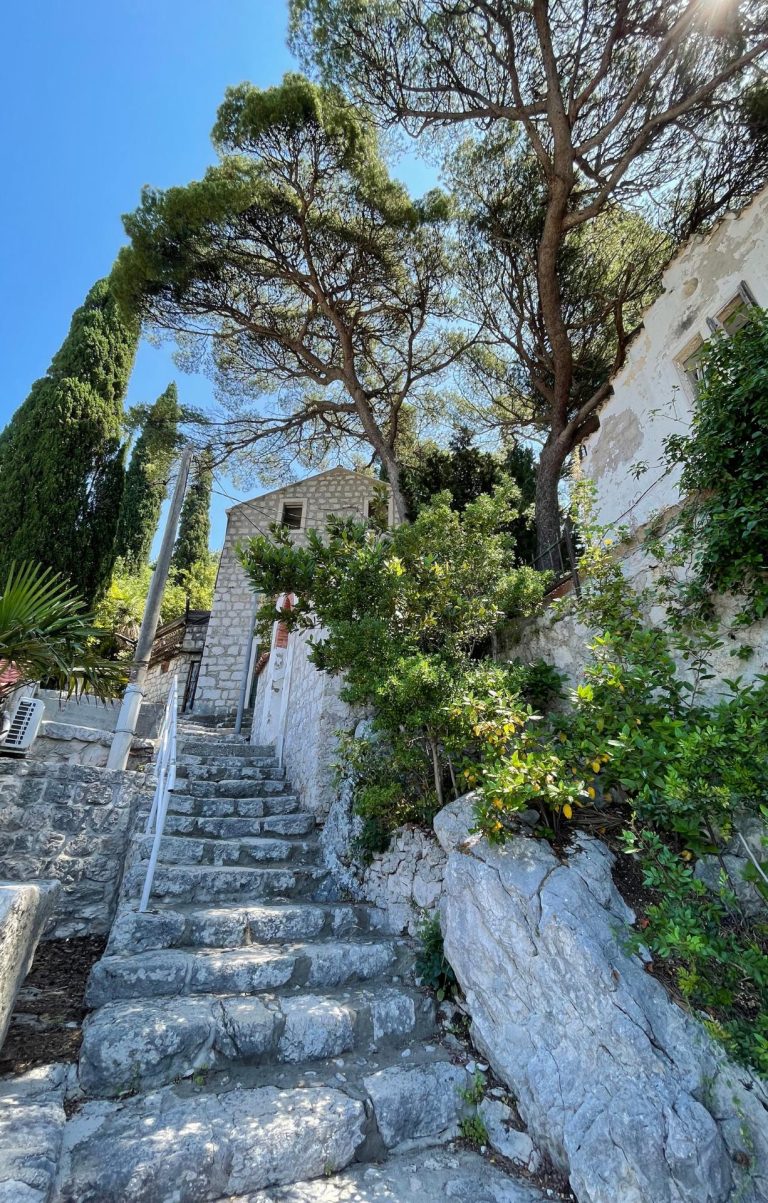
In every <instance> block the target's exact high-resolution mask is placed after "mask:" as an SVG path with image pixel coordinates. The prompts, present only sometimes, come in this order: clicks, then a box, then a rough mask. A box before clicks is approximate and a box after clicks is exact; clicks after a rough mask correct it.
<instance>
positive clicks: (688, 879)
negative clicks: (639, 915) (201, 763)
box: [625, 829, 768, 1074]
mask: <svg viewBox="0 0 768 1203" xmlns="http://www.w3.org/2000/svg"><path fill="white" fill-rule="evenodd" d="M625 843H626V849H627V851H628V852H630V853H634V854H637V855H639V857H640V859H641V862H642V864H643V876H644V880H645V884H646V885H647V886H648V887H650V888H651V889H654V890H656V891H658V899H659V900H658V902H656V903H654V904H652V905H651V906H649V907H647V908H646V912H645V917H644V920H643V927H642V930H640V931H637V932H634V933H633V944H634V947H635V949H639V948H640V947H641V946H643V945H645V946H646V947H647V948H649V949H650V951H651V953H652V954H653V956H654V957H656V958H657V959H660V960H664V961H670V962H671V963H672V964H673V965H674V972H675V979H676V982H677V986H678V988H679V990H680V993H681V994H682V995H683V997H684V998H685V999H686V1000H687V1001H688V1002H689V1003H690V1004H691V1005H692V1006H693V1007H696V1008H697V1009H699V1010H700V1011H703V1012H705V1014H706V1013H707V1012H711V1013H712V1015H711V1016H710V1018H708V1019H705V1023H706V1026H707V1027H708V1029H709V1031H710V1032H711V1033H712V1035H714V1036H715V1037H716V1038H718V1039H720V1040H722V1041H723V1043H725V1044H726V1046H727V1047H728V1050H729V1052H730V1053H731V1054H732V1055H733V1056H735V1057H737V1058H738V1059H739V1060H741V1061H747V1062H749V1063H750V1064H752V1065H753V1066H754V1067H755V1068H756V1069H758V1070H759V1071H760V1072H761V1073H764V1074H768V941H767V940H766V933H765V928H764V925H757V926H756V925H754V924H751V923H749V922H748V921H747V920H746V919H745V917H744V916H743V915H742V914H741V913H740V911H739V907H738V903H737V900H736V896H735V894H734V893H733V891H732V890H731V889H730V888H729V886H728V885H727V883H726V882H724V881H723V882H721V885H720V889H719V891H718V892H717V893H713V892H712V891H711V890H710V889H708V888H707V887H706V886H705V885H704V883H703V882H702V881H699V880H698V879H697V878H696V877H694V874H693V870H692V868H691V866H690V864H687V863H686V862H685V861H683V860H681V858H680V856H679V855H677V854H676V853H675V852H674V851H673V850H672V849H671V848H669V847H668V846H667V845H666V844H665V843H664V841H663V840H662V839H661V838H660V836H659V835H657V834H656V833H655V832H652V831H650V830H648V829H645V830H641V831H640V832H638V833H635V832H628V833H627V835H626V837H625Z"/></svg>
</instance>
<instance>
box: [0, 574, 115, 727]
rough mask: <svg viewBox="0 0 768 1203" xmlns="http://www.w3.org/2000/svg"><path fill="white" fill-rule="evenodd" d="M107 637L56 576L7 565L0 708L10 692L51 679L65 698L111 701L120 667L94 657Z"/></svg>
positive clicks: (1, 591)
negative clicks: (84, 695) (86, 696)
mask: <svg viewBox="0 0 768 1203" xmlns="http://www.w3.org/2000/svg"><path fill="white" fill-rule="evenodd" d="M107 634H108V633H107V632H106V631H103V630H101V629H100V628H99V627H97V626H96V624H95V622H94V619H93V615H91V614H90V613H88V612H87V611H86V610H85V607H84V604H83V602H82V600H81V598H80V597H78V595H77V594H76V593H75V591H74V589H73V588H72V587H71V586H70V585H69V584H68V583H67V581H66V579H65V578H64V577H63V576H62V575H61V574H60V573H57V572H53V571H52V570H51V569H50V568H44V567H43V566H42V565H41V564H35V563H22V564H12V565H11V567H10V569H9V571H8V575H7V577H6V579H5V581H4V582H3V583H0V710H2V708H3V707H4V705H5V703H6V702H7V700H8V698H9V696H10V695H11V694H12V693H13V692H14V690H16V689H19V688H20V686H22V685H30V684H32V683H33V682H37V681H52V682H53V683H54V684H55V685H56V687H57V688H59V689H61V690H62V691H64V692H65V693H66V694H67V696H68V697H71V696H72V695H73V694H74V695H75V696H76V697H79V696H80V694H82V693H85V692H88V693H92V694H95V696H96V697H99V698H107V697H114V695H115V694H116V693H118V692H119V691H120V689H121V688H122V686H123V684H124V683H125V666H124V665H121V664H117V663H115V662H114V661H112V660H106V659H105V658H104V657H103V656H102V655H100V654H99V651H98V646H99V641H100V640H102V639H104V637H105V636H106V635H107Z"/></svg>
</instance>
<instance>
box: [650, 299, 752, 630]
mask: <svg viewBox="0 0 768 1203" xmlns="http://www.w3.org/2000/svg"><path fill="white" fill-rule="evenodd" d="M703 366H704V375H703V379H702V381H701V385H700V387H699V391H698V395H697V397H696V400H695V402H694V406H693V417H692V422H691V429H690V433H689V434H687V435H673V436H671V437H669V438H668V439H667V440H666V443H665V454H666V458H667V462H668V464H669V465H670V466H673V465H681V466H682V473H681V477H680V487H681V491H682V492H683V494H687V496H688V503H687V505H686V506H685V508H684V510H683V513H682V517H681V522H680V527H679V531H678V533H677V536H676V546H677V549H678V551H679V550H681V549H682V550H683V551H685V552H688V553H689V554H690V557H691V559H692V562H693V563H692V567H693V577H694V590H695V589H696V587H697V586H698V588H699V589H700V590H701V593H700V594H699V600H700V601H701V602H706V601H707V600H708V598H709V597H710V595H711V594H713V593H736V594H744V595H745V596H746V599H747V601H746V606H745V609H744V614H743V619H742V620H743V621H744V622H745V623H748V622H753V621H754V620H755V619H757V618H763V617H764V616H765V615H766V614H768V573H767V572H766V569H767V568H768V314H766V313H765V312H762V311H755V312H754V313H753V315H752V316H751V319H750V321H749V323H748V324H747V325H746V326H744V327H743V328H742V329H741V330H739V331H738V332H737V333H736V334H735V335H734V336H733V337H732V338H726V337H724V336H715V337H714V338H712V339H711V340H710V342H709V343H708V344H707V347H706V348H705V351H704V358H703ZM689 598H693V594H692V593H691V591H690V590H689Z"/></svg>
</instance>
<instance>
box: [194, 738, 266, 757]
mask: <svg viewBox="0 0 768 1203" xmlns="http://www.w3.org/2000/svg"><path fill="white" fill-rule="evenodd" d="M179 753H180V756H181V757H187V756H199V757H203V758H204V761H205V762H211V761H213V760H215V759H216V758H217V757H218V756H231V757H237V758H238V759H243V760H253V759H254V758H255V759H256V760H264V759H265V758H268V757H273V758H274V755H275V749H274V748H272V747H270V746H269V745H268V744H262V745H259V744H247V743H240V742H235V740H232V741H231V742H229V741H227V740H223V739H220V740H215V739H184V738H182V739H181V740H180V741H179Z"/></svg>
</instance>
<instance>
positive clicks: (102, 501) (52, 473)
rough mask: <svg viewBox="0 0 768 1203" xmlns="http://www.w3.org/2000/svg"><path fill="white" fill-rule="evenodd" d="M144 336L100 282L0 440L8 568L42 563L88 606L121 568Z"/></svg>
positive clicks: (0, 546)
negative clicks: (128, 458) (134, 378)
mask: <svg viewBox="0 0 768 1203" xmlns="http://www.w3.org/2000/svg"><path fill="white" fill-rule="evenodd" d="M138 335H139V328H138V323H136V322H134V321H132V320H130V319H127V318H126V317H125V315H124V313H122V312H121V311H119V310H118V308H117V305H116V304H115V300H114V297H113V295H112V293H111V291H110V288H109V285H108V282H107V281H106V280H99V281H98V282H97V283H96V284H94V286H93V288H92V289H91V290H90V292H89V293H88V296H87V297H86V299H85V302H84V304H83V305H82V306H81V307H80V308H79V309H77V310H76V311H75V313H74V315H73V317H72V323H71V325H70V329H69V333H68V335H67V337H66V339H65V340H64V343H63V344H62V346H61V349H60V350H59V351H58V352H57V354H56V355H55V356H54V358H53V361H52V362H51V366H50V367H49V369H48V371H47V373H46V375H45V376H43V377H42V378H41V379H40V380H37V381H35V383H34V384H33V385H32V389H31V391H30V393H29V396H28V397H27V399H26V401H25V402H24V403H23V404H22V405H21V406H20V407H19V409H18V410H17V411H16V413H15V414H14V416H13V418H12V419H11V421H10V423H9V425H8V426H7V427H6V429H5V430H4V431H3V432H2V434H0V514H2V531H3V537H2V540H0V571H2V572H7V571H8V568H9V566H10V564H11V563H12V562H13V561H14V560H15V561H19V562H20V561H22V560H36V561H38V562H39V563H41V564H44V565H45V566H46V567H47V568H51V569H53V570H54V571H55V572H61V573H63V574H64V576H66V577H67V578H68V579H69V581H71V583H72V585H73V587H74V588H75V589H76V591H77V592H78V593H79V594H80V595H81V596H82V597H83V598H84V599H85V600H86V602H87V603H88V604H90V603H91V602H92V601H93V600H94V598H96V597H97V595H98V594H99V592H100V591H101V590H102V589H103V588H104V586H105V585H106V582H107V580H108V579H109V575H110V572H111V570H112V566H113V564H114V558H115V531H116V528H117V520H118V512H119V507H120V499H121V496H122V491H123V479H124V458H125V447H124V445H123V441H122V429H123V398H124V396H125V390H126V387H127V385H128V378H129V376H130V372H131V368H132V366H133V360H134V356H135V353H136V345H137V342H138Z"/></svg>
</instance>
